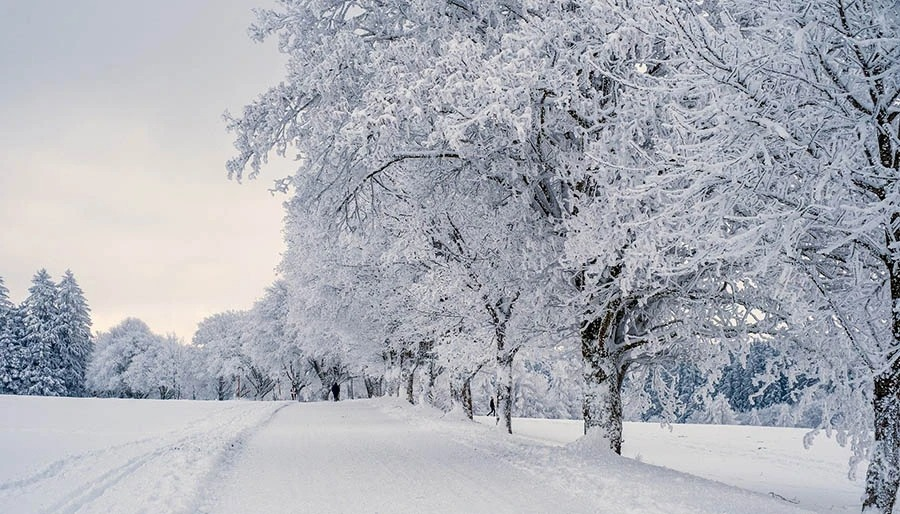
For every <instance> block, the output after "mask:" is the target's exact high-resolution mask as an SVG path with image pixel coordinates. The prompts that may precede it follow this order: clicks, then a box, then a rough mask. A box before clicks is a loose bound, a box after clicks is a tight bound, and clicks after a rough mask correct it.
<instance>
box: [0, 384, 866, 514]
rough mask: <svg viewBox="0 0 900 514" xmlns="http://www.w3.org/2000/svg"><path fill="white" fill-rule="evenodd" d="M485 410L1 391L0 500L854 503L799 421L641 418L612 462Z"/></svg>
mask: <svg viewBox="0 0 900 514" xmlns="http://www.w3.org/2000/svg"><path fill="white" fill-rule="evenodd" d="M479 421H480V422H481V424H473V423H470V422H464V421H460V420H456V419H452V418H448V417H442V416H441V414H440V413H438V412H436V411H434V410H432V409H428V408H423V407H412V406H408V405H405V404H404V403H403V402H402V401H400V400H397V399H381V400H377V401H368V400H365V401H364V400H355V401H345V402H340V403H334V402H331V403H315V404H298V403H285V402H192V401H153V400H100V399H70V398H40V397H15V396H0V512H3V513H19V512H23V513H30V512H54V513H55V512H103V513H104V514H109V513H127V512H148V513H151V512H152V513H161V512H211V513H218V512H224V513H227V512H242V513H245V512H267V513H268V512H317V513H320V512H353V513H361V512H416V513H419V512H586V513H587V512H592V513H601V512H605V513H625V512H635V513H637V512H660V513H682V512H683V513H696V512H710V513H712V512H716V513H724V512H727V513H762V512H803V511H807V512H809V511H812V512H857V511H858V510H859V500H858V498H859V496H860V493H861V488H862V484H861V481H857V482H851V481H849V480H847V478H846V462H847V457H848V454H847V451H846V450H844V449H842V448H839V447H837V446H836V445H835V444H834V443H833V442H832V441H829V440H827V439H822V440H818V441H817V442H816V444H815V445H814V447H813V448H812V449H811V450H804V449H803V447H802V444H801V438H802V435H803V431H802V430H792V429H771V428H757V427H724V426H676V427H674V429H673V430H671V431H669V430H668V429H666V428H660V427H659V426H658V425H655V424H641V423H634V424H628V425H627V427H626V433H625V436H626V444H625V450H624V453H625V454H626V456H628V457H633V458H621V457H617V456H613V455H609V454H608V453H606V452H603V451H600V450H598V449H597V448H596V447H595V446H594V445H592V444H590V442H584V441H578V442H575V443H573V444H566V443H570V442H571V441H574V440H575V439H577V437H578V436H579V435H580V430H581V427H580V424H578V423H576V422H569V421H553V420H525V419H523V420H515V421H514V428H515V429H517V430H518V431H519V433H520V435H518V436H514V437H507V436H505V435H503V434H501V433H499V432H498V431H497V430H496V429H495V428H494V427H492V426H490V425H491V424H492V423H493V421H492V420H487V419H484V418H481V419H479ZM485 425H487V426H485ZM649 464H656V465H658V466H665V467H669V468H672V469H676V470H682V471H686V472H688V473H691V474H693V475H697V476H696V477H695V476H691V475H687V474H684V473H680V472H676V471H670V470H667V469H664V468H661V467H655V466H651V465H649ZM698 477H704V478H698ZM705 478H709V479H713V480H716V481H718V482H721V483H717V482H713V481H710V480H706V479H705ZM724 484H730V485H724ZM732 485H733V486H738V487H741V488H743V489H738V488H737V487H732Z"/></svg>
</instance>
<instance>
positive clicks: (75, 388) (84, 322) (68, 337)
mask: <svg viewBox="0 0 900 514" xmlns="http://www.w3.org/2000/svg"><path fill="white" fill-rule="evenodd" d="M58 306H59V325H58V330H59V342H60V353H61V357H62V364H63V367H64V377H63V381H64V384H65V388H66V394H68V395H69V396H82V395H84V393H85V387H84V380H85V370H86V369H87V363H88V361H89V359H90V354H91V351H92V350H93V343H92V341H91V317H90V309H89V308H88V305H87V301H86V300H85V298H84V293H83V292H82V290H81V288H80V287H79V286H78V282H76V280H75V276H74V275H73V274H72V272H71V271H68V270H67V271H66V273H65V275H64V276H63V279H62V280H61V281H60V282H59V298H58Z"/></svg>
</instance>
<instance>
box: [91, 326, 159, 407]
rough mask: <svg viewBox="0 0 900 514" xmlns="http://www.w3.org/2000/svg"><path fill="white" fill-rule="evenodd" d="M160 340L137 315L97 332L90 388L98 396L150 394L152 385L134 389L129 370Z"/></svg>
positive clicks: (142, 396) (139, 396)
mask: <svg viewBox="0 0 900 514" xmlns="http://www.w3.org/2000/svg"><path fill="white" fill-rule="evenodd" d="M158 342H159V336H157V335H156V334H154V333H153V332H151V331H150V327H148V326H147V324H146V323H144V322H143V321H141V320H139V319H137V318H128V319H125V320H124V321H122V322H121V323H119V324H118V325H116V326H114V327H112V328H111V329H109V331H108V332H100V333H98V334H97V337H96V339H95V342H94V351H93V353H92V354H91V360H90V362H89V363H88V369H87V376H86V385H87V387H88V389H90V390H91V391H92V392H93V393H94V394H97V395H103V396H113V397H121V398H144V397H146V396H148V395H149V394H151V393H152V392H153V390H152V389H151V388H144V387H142V388H140V389H134V388H132V385H133V383H134V382H133V381H130V380H128V373H129V369H130V368H131V366H132V363H133V362H134V361H135V359H136V358H139V356H141V355H143V354H145V353H146V352H147V351H148V350H150V349H151V348H155V347H157V346H158ZM141 385H142V386H143V385H145V384H141Z"/></svg>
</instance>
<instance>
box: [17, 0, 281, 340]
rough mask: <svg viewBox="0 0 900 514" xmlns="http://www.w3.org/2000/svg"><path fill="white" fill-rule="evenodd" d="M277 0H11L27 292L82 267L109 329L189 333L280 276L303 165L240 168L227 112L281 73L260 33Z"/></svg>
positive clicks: (21, 257)
mask: <svg viewBox="0 0 900 514" xmlns="http://www.w3.org/2000/svg"><path fill="white" fill-rule="evenodd" d="M261 6H263V7H264V6H268V1H267V0H236V1H222V0H154V1H152V2H142V1H137V0H134V1H131V0H78V1H71V0H55V1H51V0H0V276H2V277H3V278H4V280H5V282H6V285H7V286H8V287H9V289H10V295H11V297H12V300H13V301H15V302H21V301H22V300H23V299H24V298H25V296H26V294H27V289H28V286H29V285H30V282H31V278H32V276H33V275H34V273H35V272H36V271H37V270H38V269H40V268H47V270H48V271H49V272H50V273H51V275H53V277H54V278H55V279H57V280H58V279H59V278H60V277H61V275H62V274H63V272H64V271H65V270H66V269H67V268H71V269H72V271H73V272H74V273H75V277H76V279H77V280H78V281H79V283H80V285H81V287H82V289H84V292H85V295H86V297H87V300H88V302H89V304H90V307H91V309H92V317H93V322H94V330H95V331H96V330H106V329H108V328H109V327H111V326H113V325H115V324H116V323H118V322H119V321H121V320H122V319H124V318H126V317H129V316H134V317H138V318H141V319H143V320H144V321H145V322H147V324H148V325H149V326H150V327H151V329H153V330H154V331H155V332H157V333H171V332H174V333H175V334H177V335H178V336H179V337H181V338H183V339H184V340H186V341H189V340H190V338H191V336H192V335H193V332H194V329H195V327H196V324H197V322H198V321H200V320H201V319H203V318H204V317H205V316H207V315H209V314H213V313H216V312H221V311H224V310H227V309H246V308H248V307H250V305H251V304H252V303H253V301H254V300H255V299H256V298H258V297H259V296H260V295H261V294H262V292H263V289H264V288H265V287H266V286H267V285H268V284H270V283H271V282H272V279H273V278H274V276H275V274H274V271H273V269H274V267H275V266H276V265H277V263H278V260H279V257H280V253H281V251H282V247H283V245H282V240H281V217H282V208H281V202H282V201H284V200H285V198H284V197H283V196H274V197H273V196H272V195H270V194H269V193H268V192H267V188H268V187H270V186H271V183H272V180H273V179H275V178H277V177H280V176H284V175H287V174H288V173H289V170H290V169H291V164H290V163H279V164H277V166H275V167H274V168H271V169H269V170H268V171H267V172H265V173H263V175H262V176H261V177H260V179H258V180H256V181H245V183H244V184H237V183H236V182H232V181H229V180H227V178H226V174H225V166H224V163H225V161H226V160H227V159H228V158H230V157H231V156H232V154H233V150H232V146H231V142H232V138H231V135H230V134H228V133H227V132H226V130H225V124H224V122H223V121H222V118H221V115H222V113H223V112H224V111H225V110H226V109H228V110H231V111H232V112H239V111H240V109H241V107H242V106H243V105H244V104H245V103H248V102H249V101H251V100H252V99H253V98H255V97H256V95H257V94H259V93H261V92H262V91H264V90H265V89H266V88H267V87H268V86H270V85H273V84H275V83H277V82H278V81H279V80H280V79H281V76H282V73H283V72H282V57H281V56H280V55H279V54H278V52H277V50H276V48H275V45H274V42H267V43H266V44H262V45H260V44H257V43H254V42H252V41H251V40H250V39H249V38H248V37H247V31H246V28H247V26H248V25H249V24H250V22H251V21H252V20H253V16H252V13H251V12H250V10H251V8H255V7H261Z"/></svg>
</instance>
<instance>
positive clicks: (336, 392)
mask: <svg viewBox="0 0 900 514" xmlns="http://www.w3.org/2000/svg"><path fill="white" fill-rule="evenodd" d="M331 395H332V396H334V401H338V400H340V399H341V386H339V385H338V383H337V382H335V383H333V384H331Z"/></svg>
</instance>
